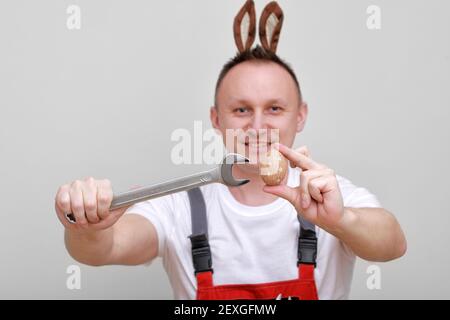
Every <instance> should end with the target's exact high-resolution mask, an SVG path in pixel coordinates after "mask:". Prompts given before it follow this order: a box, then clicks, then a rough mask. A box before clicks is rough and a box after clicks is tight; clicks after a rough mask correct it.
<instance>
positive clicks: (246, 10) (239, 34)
mask: <svg viewBox="0 0 450 320" xmlns="http://www.w3.org/2000/svg"><path fill="white" fill-rule="evenodd" d="M233 33H234V41H235V42H236V46H237V48H238V50H239V52H243V51H245V50H248V49H250V48H251V47H252V45H253V42H254V41H255V35H256V15H255V3H254V2H253V0H247V2H246V3H245V4H244V5H243V6H242V8H241V10H239V12H238V14H237V15H236V17H235V18H234V24H233Z"/></svg>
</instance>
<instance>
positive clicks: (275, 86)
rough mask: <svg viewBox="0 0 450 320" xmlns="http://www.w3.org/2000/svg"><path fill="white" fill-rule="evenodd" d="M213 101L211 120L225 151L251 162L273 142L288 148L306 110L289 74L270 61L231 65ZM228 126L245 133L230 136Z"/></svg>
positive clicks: (302, 124) (298, 130)
mask: <svg viewBox="0 0 450 320" xmlns="http://www.w3.org/2000/svg"><path fill="white" fill-rule="evenodd" d="M216 104H217V105H216V106H215V107H212V108H211V114H210V116H211V122H212V125H213V127H214V128H216V129H217V130H219V131H220V133H221V134H222V137H223V139H224V144H225V146H226V148H227V150H228V151H229V152H237V153H240V154H243V155H245V156H247V157H248V158H249V159H250V161H251V162H252V163H257V160H258V153H260V152H263V151H265V150H267V149H268V148H270V145H271V144H272V143H275V142H280V143H282V144H284V145H287V146H289V147H291V146H292V144H293V142H294V139H295V135H296V133H297V132H300V131H302V130H303V127H304V124H305V120H306V117H307V113H308V107H307V105H306V104H304V103H301V102H300V101H299V96H298V91H297V87H296V84H295V82H294V80H293V79H292V77H291V75H290V74H289V73H288V72H287V71H286V70H285V69H283V68H282V67H281V66H279V65H278V64H276V63H273V62H260V61H258V62H254V61H247V62H243V63H240V64H238V65H237V66H235V67H233V68H232V69H231V70H230V71H229V72H228V73H227V75H226V76H225V77H224V78H223V80H222V83H221V84H220V87H219V89H218V92H217V98H216ZM227 129H233V130H232V131H233V132H239V131H241V132H244V133H245V134H244V135H242V134H236V137H235V138H231V137H230V135H229V133H230V130H228V136H227Z"/></svg>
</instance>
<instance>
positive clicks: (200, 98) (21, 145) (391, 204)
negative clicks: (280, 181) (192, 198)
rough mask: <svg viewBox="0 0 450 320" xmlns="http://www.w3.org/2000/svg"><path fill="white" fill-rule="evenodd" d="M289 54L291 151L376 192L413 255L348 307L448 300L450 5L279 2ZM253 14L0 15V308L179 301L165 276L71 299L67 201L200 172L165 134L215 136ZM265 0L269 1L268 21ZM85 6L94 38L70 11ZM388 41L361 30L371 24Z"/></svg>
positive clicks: (54, 8) (114, 283)
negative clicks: (63, 191) (296, 115)
mask: <svg viewBox="0 0 450 320" xmlns="http://www.w3.org/2000/svg"><path fill="white" fill-rule="evenodd" d="M279 2H280V4H281V6H282V8H283V9H284V11H285V16H286V19H285V23H284V26H283V31H282V35H281V39H280V44H279V47H278V53H279V54H280V56H282V57H283V58H285V59H286V60H287V61H289V62H290V63H291V64H292V65H293V66H294V69H295V70H296V72H297V73H298V76H299V78H300V81H301V85H302V89H303V92H304V96H305V98H306V100H307V101H308V102H309V105H310V115H309V119H308V121H307V125H306V128H305V130H304V132H302V133H301V134H300V135H299V136H298V137H297V140H296V145H298V146H300V145H304V144H306V145H307V146H308V147H309V148H310V150H311V152H312V156H313V157H314V159H316V160H317V161H319V162H322V163H325V164H327V165H328V166H329V167H331V168H333V169H335V170H336V172H337V173H338V174H340V175H343V176H345V177H347V178H349V179H350V180H352V181H353V182H354V183H355V184H357V185H360V186H364V187H367V188H368V189H369V190H371V191H372V192H374V193H375V194H376V195H377V196H378V198H379V199H380V201H381V202H382V204H383V205H384V207H385V208H387V209H388V210H390V211H392V212H393V213H395V215H396V216H397V218H398V219H399V221H400V222H401V224H402V226H403V228H404V230H405V233H406V235H407V239H408V245H409V246H408V252H407V255H406V256H405V257H403V258H402V259H400V260H397V261H394V262H390V263H386V264H383V263H380V264H377V265H378V266H380V268H381V275H382V282H381V285H382V288H381V290H368V289H367V287H366V279H367V277H368V274H366V268H367V267H368V266H369V265H370V263H367V262H364V261H361V260H359V261H358V263H357V267H356V269H355V274H354V282H353V290H352V294H351V297H352V298H361V299H378V298H388V299H391V298H447V299H448V298H450V288H449V287H450V252H449V249H448V247H449V240H450V236H449V232H448V229H449V227H450V218H449V213H450V210H449V209H450V205H449V201H448V200H449V196H450V194H449V181H450V179H449V178H450V174H449V169H448V164H449V163H450V153H449V134H450V129H449V126H448V123H449V120H450V114H449V113H450V111H449V107H450V105H449V101H450V90H449V80H450V72H449V71H450V43H449V41H448V39H449V36H450V35H449V30H450V19H448V12H449V11H450V3H449V2H448V1H445V0H442V1H438V0H433V1H425V0H415V1H411V0H409V1H406V0H402V1H400V0H396V1H387V0H384V1H381V0H373V1H364V0H363V1H361V0H351V1H334V0H327V1H324V0H320V1H318V0H314V1H313V0H310V1H298V0H295V1H293V0H284V1H281V0H280V1H279ZM242 3H243V0H233V1H225V0H222V1H211V0H202V1H199V0H195V1H194V0H189V1H186V0H177V1H175V0H172V1H144V0H142V1H137V0H134V1H106V0H103V1H100V0H97V1H88V0H83V1H81V0H78V1H76V0H73V1H65V0H54V1H31V0H28V1H19V0H14V1H12V0H11V1H7V0H2V1H1V2H0V41H1V42H0V155H1V160H0V163H1V165H0V177H1V178H0V191H1V192H0V197H1V213H0V214H1V222H0V257H1V263H0V298H44V299H46V298H63V299H65V298H74V299H78V298H85V299H90V298H125V299H127V298H138V299H139V298H146V299H147V298H148V299H161V298H172V293H171V289H170V286H169V283H168V281H167V277H166V275H165V273H164V270H163V269H162V267H161V263H160V261H156V262H154V263H153V264H152V265H151V266H150V267H143V266H138V267H122V266H113V267H88V266H83V265H82V266H81V271H82V278H81V283H82V288H81V290H68V289H67V288H66V279H67V276H68V275H67V274H66V268H67V267H68V266H69V265H71V264H77V263H76V262H74V260H72V259H71V258H70V257H69V256H68V254H67V253H66V251H65V248H64V245H63V228H62V226H61V225H60V223H59V221H58V220H57V218H56V216H55V213H54V210H53V200H54V195H55V192H56V190H57V188H58V187H59V185H61V184H63V183H66V182H69V181H72V180H74V179H77V178H83V177H86V176H94V177H98V178H105V177H106V178H109V179H110V180H111V181H112V182H113V186H114V189H115V190H126V189H128V188H129V187H130V186H131V185H133V184H148V183H153V182H157V181H161V180H165V179H168V178H172V177H176V176H178V175H182V174H183V175H184V174H188V173H192V172H195V171H197V170H199V169H200V168H203V166H199V165H191V166H189V165H179V166H176V165H174V164H173V163H172V162H171V160H170V151H171V148H172V147H173V145H174V142H171V140H170V134H171V133H172V132H173V130H175V129H177V128H187V129H189V130H191V131H192V130H193V122H194V120H202V121H204V128H205V129H206V128H210V124H209V118H208V109H209V106H210V105H211V103H212V98H213V89H214V84H215V80H216V77H217V75H218V72H219V70H220V67H221V66H222V64H223V63H224V62H225V61H226V60H227V59H228V58H230V57H231V56H232V55H233V54H234V52H235V50H236V49H235V46H234V42H233V37H232V32H231V27H232V20H233V18H234V15H235V14H236V13H237V10H238V9H239V8H240V6H241V5H242ZM266 3H267V1H259V0H257V1H256V6H257V15H258V16H259V14H260V12H261V10H262V8H263V6H264V5H265V4H266ZM70 4H76V5H79V6H80V7H81V14H82V15H81V19H82V20H81V21H82V22H81V23H82V25H81V30H75V31H70V30H68V29H67V27H66V19H67V16H68V15H67V13H66V8H67V7H68V6H69V5H70ZM371 4H375V5H378V6H380V7H381V10H382V12H381V13H382V28H381V30H378V31H371V30H368V29H367V27H366V19H367V14H366V8H367V7H368V6H369V5H371Z"/></svg>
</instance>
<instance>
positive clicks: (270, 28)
mask: <svg viewBox="0 0 450 320" xmlns="http://www.w3.org/2000/svg"><path fill="white" fill-rule="evenodd" d="M283 19H284V15H283V10H281V8H280V6H279V5H278V3H276V2H275V1H272V2H270V3H268V4H267V5H266V7H265V8H264V10H263V12H262V13H261V18H260V19H259V39H260V41H261V44H262V46H263V47H264V49H266V50H269V51H272V52H273V53H275V52H276V51H277V45H278V40H279V38H280V32H281V27H282V26H283Z"/></svg>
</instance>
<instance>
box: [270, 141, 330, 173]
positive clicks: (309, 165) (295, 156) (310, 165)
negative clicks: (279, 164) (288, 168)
mask: <svg viewBox="0 0 450 320" xmlns="http://www.w3.org/2000/svg"><path fill="white" fill-rule="evenodd" d="M275 148H277V149H278V150H279V151H280V152H281V153H282V154H283V155H284V156H285V157H286V158H287V159H288V160H289V161H290V162H291V163H293V164H294V165H296V166H297V167H299V168H301V169H304V170H309V169H321V168H322V166H321V165H320V164H318V163H317V162H315V161H314V160H312V159H311V158H309V157H307V156H305V155H304V154H302V153H300V152H296V151H295V150H292V149H291V148H289V147H287V146H285V145H284V144H281V143H277V144H276V145H275Z"/></svg>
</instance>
